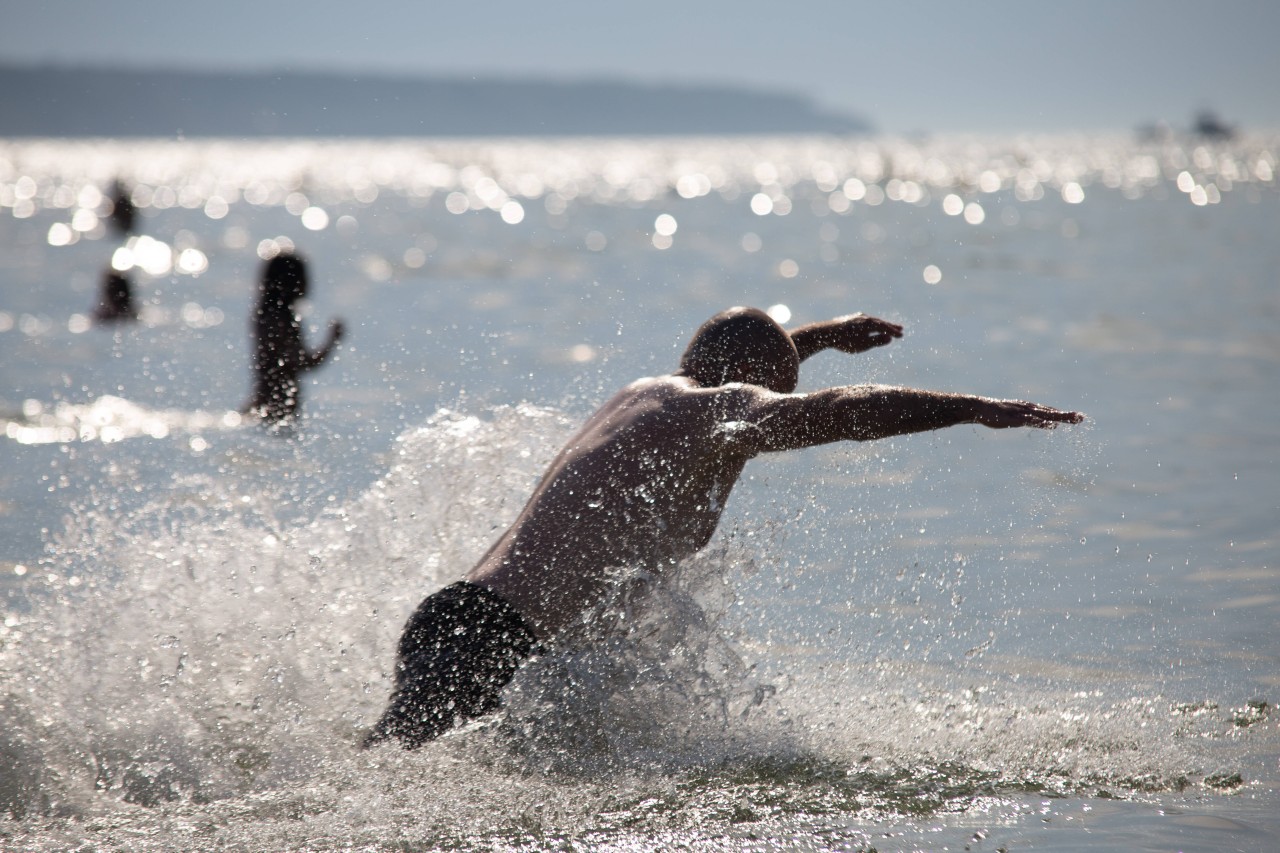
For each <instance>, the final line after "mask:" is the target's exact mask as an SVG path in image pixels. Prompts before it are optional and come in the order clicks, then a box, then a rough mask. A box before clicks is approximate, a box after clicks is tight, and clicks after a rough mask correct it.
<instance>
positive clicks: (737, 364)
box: [679, 308, 800, 394]
mask: <svg viewBox="0 0 1280 853" xmlns="http://www.w3.org/2000/svg"><path fill="white" fill-rule="evenodd" d="M679 373H680V375H682V376H688V377H689V378H690V379H692V380H693V381H695V382H697V383H698V384H699V385H702V386H704V387H708V388H712V387H715V386H717V385H724V384H726V383H729V382H745V383H748V384H751V385H760V386H763V387H765V388H768V389H769V390H770V391H777V392H778V393H781V394H790V393H791V392H792V391H794V390H795V389H796V383H797V382H798V381H799V378H800V356H799V354H797V353H796V347H795V344H793V343H792V342H791V336H790V335H788V334H787V332H786V330H785V329H783V328H782V327H781V326H779V325H778V324H777V323H776V322H774V320H773V318H772V317H770V316H769V315H768V314H766V313H764V312H763V311H761V310H760V309H758V308H730V309H729V310H728V311H721V312H720V313H719V314H717V315H715V316H714V317H712V318H711V319H710V320H708V321H707V322H705V323H703V324H702V326H701V328H699V329H698V331H697V332H695V333H694V335H693V340H691V341H689V346H688V347H687V348H686V349H685V351H684V355H683V356H681V358H680V370H679Z"/></svg>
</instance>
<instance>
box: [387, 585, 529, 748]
mask: <svg viewBox="0 0 1280 853" xmlns="http://www.w3.org/2000/svg"><path fill="white" fill-rule="evenodd" d="M536 646H537V639H536V638H535V637H534V635H533V631H532V630H531V629H530V627H529V623H527V622H526V621H525V620H524V618H523V617H522V616H521V615H520V614H519V613H517V612H516V610H515V608H514V607H512V606H511V605H510V604H508V603H507V602H506V601H505V600H504V599H503V598H502V597H501V596H499V595H498V594H497V593H494V592H492V591H490V590H488V589H485V588H484V587H482V586H476V585H475V584H472V583H467V582H466V581H460V582H458V583H455V584H453V585H452V586H447V587H445V588H444V589H442V590H440V591H439V592H437V593H435V594H433V595H430V596H428V597H427V598H425V599H423V601H422V603H421V604H419V605H418V609H417V610H415V611H414V613H413V615H412V616H410V617H409V622H408V624H406V625H405V628H404V633H403V634H402V635H401V637H400V646H399V649H398V650H397V652H396V687H395V691H394V692H393V693H392V694H391V702H390V704H389V705H388V707H387V710H386V712H384V713H383V715H382V719H380V720H378V723H377V725H375V726H374V727H373V730H372V731H371V732H369V735H368V736H367V737H366V738H365V740H364V744H363V745H364V746H365V747H369V746H373V745H374V744H376V743H380V742H381V741H384V740H387V739H389V738H397V739H399V741H400V742H401V744H403V745H404V747H405V748H406V749H414V748H416V747H418V746H421V745H422V744H423V743H426V742H427V741H429V740H433V739H435V738H437V737H439V736H440V735H442V734H444V733H445V732H447V731H448V730H449V729H451V728H453V727H454V726H456V725H458V724H459V723H461V722H463V721H465V720H469V719H471V718H473V717H481V716H484V715H485V714H488V713H491V712H492V711H496V710H497V709H498V706H499V697H500V695H501V693H502V688H504V687H506V685H507V683H508V682H509V681H511V678H512V677H513V676H514V675H515V673H516V670H517V669H518V668H519V667H520V664H521V663H523V662H524V660H525V658H527V657H529V656H530V655H532V654H533V653H534V649H535V648H536Z"/></svg>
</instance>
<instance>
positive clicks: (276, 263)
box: [262, 252, 307, 305]
mask: <svg viewBox="0 0 1280 853" xmlns="http://www.w3.org/2000/svg"><path fill="white" fill-rule="evenodd" d="M262 292H263V295H264V296H266V297H267V298H268V299H269V300H270V301H272V302H278V303H279V304H281V305H292V304H293V303H295V302H297V301H298V300H299V299H303V298H305V297H306V295H307V265H306V263H304V262H303V260H302V258H300V257H298V256H297V255H294V254H290V253H289V252H282V253H280V254H278V255H276V256H275V257H273V258H272V259H271V260H269V261H267V264H266V267H265V269H263V271H262Z"/></svg>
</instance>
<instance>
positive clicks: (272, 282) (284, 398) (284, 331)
mask: <svg viewBox="0 0 1280 853" xmlns="http://www.w3.org/2000/svg"><path fill="white" fill-rule="evenodd" d="M306 295H307V267H306V264H305V263H304V262H303V261H302V259H301V258H299V257H297V256H296V255H292V254H288V253H284V254H280V255H276V256H275V257H274V258H272V259H271V260H269V261H267V264H266V267H265V268H264V269H263V272H262V286H261V290H260V292H259V295H258V307H257V310H256V311H255V312H254V315H253V318H252V319H251V322H250V335H251V337H252V339H253V376H254V386H253V397H252V398H251V399H250V400H249V402H248V403H246V404H245V406H244V408H243V409H242V410H241V411H242V412H243V413H245V414H249V415H253V416H256V417H259V418H261V419H262V420H264V421H265V422H267V423H269V424H273V425H279V424H286V423H289V422H291V421H292V420H293V419H294V418H295V417H296V416H297V413H298V408H299V406H300V405H301V402H302V400H301V396H300V390H299V384H298V377H299V376H301V375H302V374H303V373H305V372H306V371H308V370H311V369H312V368H315V367H319V366H320V365H321V364H323V363H324V361H325V359H327V358H328V357H329V354H330V353H331V352H332V351H333V348H334V347H335V346H336V345H337V343H338V341H339V340H341V339H342V334H343V325H342V321H341V320H334V321H333V322H332V323H331V324H330V327H329V340H328V341H326V342H325V344H324V346H322V347H320V349H318V350H315V351H311V350H308V349H307V347H306V345H305V344H304V343H303V342H302V323H301V321H300V320H299V318H298V314H297V312H296V311H295V310H294V304H295V303H296V302H297V301H298V300H299V299H302V298H304V297H305V296H306Z"/></svg>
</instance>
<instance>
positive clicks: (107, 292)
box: [93, 269, 138, 323]
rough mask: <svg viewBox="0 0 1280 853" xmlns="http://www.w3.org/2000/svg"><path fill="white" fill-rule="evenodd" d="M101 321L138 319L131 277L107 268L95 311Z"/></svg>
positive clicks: (96, 318) (95, 318)
mask: <svg viewBox="0 0 1280 853" xmlns="http://www.w3.org/2000/svg"><path fill="white" fill-rule="evenodd" d="M93 319H94V320H96V321H97V322H99V323H117V322H127V321H132V320H136V319H138V306H137V305H135V304H134V302H133V289H132V287H131V286H130V284H129V278H128V277H127V276H126V275H125V274H124V273H122V272H116V271H115V270H110V269H109V270H107V271H106V272H105V273H103V275H102V296H101V297H100V301H99V302H98V307H97V308H96V309H95V310H94V312H93Z"/></svg>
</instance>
